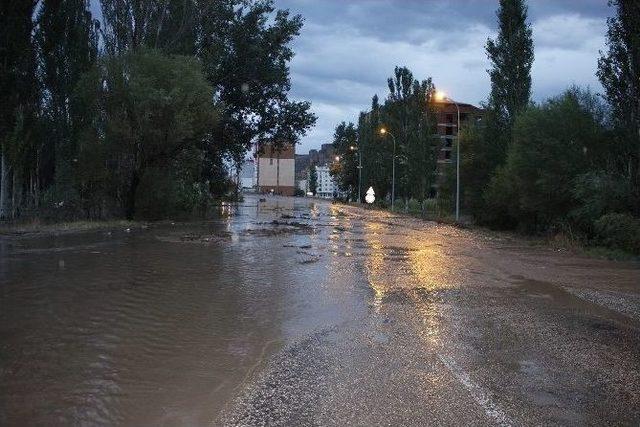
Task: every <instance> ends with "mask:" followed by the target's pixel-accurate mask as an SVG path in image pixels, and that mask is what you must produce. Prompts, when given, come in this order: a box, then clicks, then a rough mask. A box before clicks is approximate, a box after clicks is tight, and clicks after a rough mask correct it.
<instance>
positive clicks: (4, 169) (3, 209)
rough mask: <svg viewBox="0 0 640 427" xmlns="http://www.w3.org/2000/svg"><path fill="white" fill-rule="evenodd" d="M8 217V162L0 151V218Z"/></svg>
mask: <svg viewBox="0 0 640 427" xmlns="http://www.w3.org/2000/svg"><path fill="white" fill-rule="evenodd" d="M8 217H9V164H8V162H7V156H6V155H5V154H4V153H0V219H5V218H8Z"/></svg>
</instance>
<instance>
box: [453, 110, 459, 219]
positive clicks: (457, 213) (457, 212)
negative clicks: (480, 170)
mask: <svg viewBox="0 0 640 427" xmlns="http://www.w3.org/2000/svg"><path fill="white" fill-rule="evenodd" d="M454 104H456V109H457V110H458V127H457V128H456V142H457V144H456V145H457V146H458V147H457V150H456V151H457V153H456V222H458V221H459V220H460V107H459V106H458V103H457V102H455V101H454Z"/></svg>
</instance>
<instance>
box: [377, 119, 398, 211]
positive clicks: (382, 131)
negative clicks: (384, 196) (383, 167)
mask: <svg viewBox="0 0 640 427" xmlns="http://www.w3.org/2000/svg"><path fill="white" fill-rule="evenodd" d="M386 134H389V135H391V138H392V139H393V162H392V165H393V166H392V168H391V212H393V204H394V201H395V199H396V137H395V136H393V134H392V133H391V132H389V131H388V130H387V129H386V128H380V135H383V136H384V135H386Z"/></svg>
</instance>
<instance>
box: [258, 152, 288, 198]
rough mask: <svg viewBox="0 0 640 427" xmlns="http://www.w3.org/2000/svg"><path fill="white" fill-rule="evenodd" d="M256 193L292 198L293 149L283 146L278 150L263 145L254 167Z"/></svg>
mask: <svg viewBox="0 0 640 427" xmlns="http://www.w3.org/2000/svg"><path fill="white" fill-rule="evenodd" d="M256 177H257V184H258V185H257V186H258V191H259V192H262V193H270V192H273V193H274V194H280V195H284V196H293V195H294V194H295V188H296V187H295V147H294V146H293V145H291V144H285V145H284V146H283V147H282V148H280V149H274V148H273V146H272V145H264V146H263V147H262V148H261V149H260V151H259V153H258V162H257V167H256Z"/></svg>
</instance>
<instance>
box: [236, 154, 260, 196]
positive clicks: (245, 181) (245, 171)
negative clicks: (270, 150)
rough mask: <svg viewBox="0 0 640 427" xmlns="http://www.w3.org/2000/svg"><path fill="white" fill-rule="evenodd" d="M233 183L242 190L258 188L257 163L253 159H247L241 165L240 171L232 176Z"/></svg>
mask: <svg viewBox="0 0 640 427" xmlns="http://www.w3.org/2000/svg"><path fill="white" fill-rule="evenodd" d="M232 179H233V181H234V182H235V183H236V185H238V186H239V187H240V188H242V189H252V188H255V186H256V163H255V162H254V161H253V159H246V160H245V161H244V162H242V164H241V165H240V169H239V170H237V169H236V170H235V173H234V174H233V176H232Z"/></svg>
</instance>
